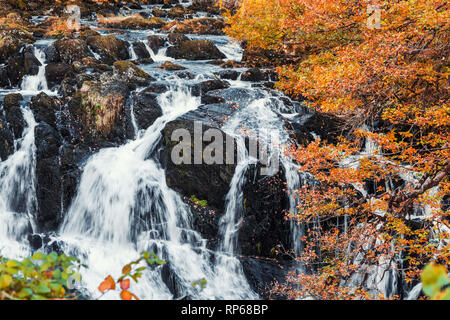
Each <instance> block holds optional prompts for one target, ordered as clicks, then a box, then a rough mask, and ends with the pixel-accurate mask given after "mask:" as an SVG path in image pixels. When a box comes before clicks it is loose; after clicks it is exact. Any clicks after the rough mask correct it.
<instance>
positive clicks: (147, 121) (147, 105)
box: [133, 91, 162, 129]
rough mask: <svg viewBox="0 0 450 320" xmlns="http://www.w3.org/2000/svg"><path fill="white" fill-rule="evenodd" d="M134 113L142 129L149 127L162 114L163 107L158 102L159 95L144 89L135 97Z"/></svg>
mask: <svg viewBox="0 0 450 320" xmlns="http://www.w3.org/2000/svg"><path fill="white" fill-rule="evenodd" d="M133 102H134V107H133V110H134V115H135V118H136V122H137V125H138V127H139V128H140V129H147V128H148V127H150V126H151V125H152V124H153V123H154V122H155V120H156V119H158V118H159V117H160V116H162V109H161V107H160V106H159V104H158V101H157V95H156V94H154V93H149V92H148V91H146V92H145V91H144V92H142V93H140V94H138V95H136V97H135V98H134V101H133Z"/></svg>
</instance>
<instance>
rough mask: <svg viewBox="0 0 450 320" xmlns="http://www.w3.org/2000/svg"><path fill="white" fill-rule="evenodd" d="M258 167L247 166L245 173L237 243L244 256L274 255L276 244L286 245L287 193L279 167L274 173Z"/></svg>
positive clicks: (287, 245) (288, 235) (288, 243)
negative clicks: (271, 174)
mask: <svg viewBox="0 0 450 320" xmlns="http://www.w3.org/2000/svg"><path fill="white" fill-rule="evenodd" d="M261 167H262V166H261V165H260V164H258V165H255V166H251V167H250V168H249V169H248V171H247V173H246V177H247V183H246V184H245V185H244V189H243V197H244V199H243V202H244V203H243V206H244V214H243V220H242V223H241V228H240V229H239V238H238V244H239V248H240V252H241V253H242V254H243V255H245V256H263V257H271V258H275V257H277V255H276V253H275V252H276V250H277V249H278V248H280V247H281V248H289V247H290V226H289V222H288V221H286V220H285V219H284V218H285V214H286V212H285V210H287V209H289V197H288V195H287V193H286V191H285V188H286V182H285V181H286V180H285V177H284V171H283V169H282V168H280V170H279V172H278V173H277V174H275V175H274V176H264V175H261V170H260V169H261Z"/></svg>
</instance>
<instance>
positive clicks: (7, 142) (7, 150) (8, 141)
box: [0, 110, 14, 161]
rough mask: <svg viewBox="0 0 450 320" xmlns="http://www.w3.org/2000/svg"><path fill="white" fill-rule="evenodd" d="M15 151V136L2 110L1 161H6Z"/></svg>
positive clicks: (0, 129) (0, 120)
mask: <svg viewBox="0 0 450 320" xmlns="http://www.w3.org/2000/svg"><path fill="white" fill-rule="evenodd" d="M13 152H14V136H13V133H12V132H11V130H10V129H9V126H8V122H6V119H5V117H4V115H3V112H2V111H1V110H0V161H5V160H6V159H7V158H8V157H9V156H10V155H11V154H13Z"/></svg>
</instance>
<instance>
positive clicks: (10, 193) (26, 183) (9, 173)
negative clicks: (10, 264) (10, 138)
mask: <svg viewBox="0 0 450 320" xmlns="http://www.w3.org/2000/svg"><path fill="white" fill-rule="evenodd" d="M22 112H23V117H24V120H25V122H26V124H27V127H26V128H25V129H24V132H23V137H22V138H20V139H18V140H16V143H15V145H16V150H15V152H14V154H12V155H11V156H10V157H9V158H8V159H6V160H5V161H3V162H0V256H5V257H9V258H24V257H25V256H27V255H28V254H29V253H30V250H29V246H28V242H27V241H26V240H25V239H26V235H27V234H29V233H30V232H31V231H32V229H33V218H32V217H33V213H34V210H35V207H36V199H35V182H34V181H35V149H36V147H35V144H34V128H35V126H36V122H35V120H34V117H33V113H32V112H31V110H29V109H27V108H23V109H22Z"/></svg>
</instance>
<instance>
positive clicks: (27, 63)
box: [6, 47, 41, 86]
mask: <svg viewBox="0 0 450 320" xmlns="http://www.w3.org/2000/svg"><path fill="white" fill-rule="evenodd" d="M40 66H41V63H40V62H39V60H38V59H36V57H35V56H34V54H33V50H32V47H27V48H25V49H23V50H22V52H20V53H19V54H17V55H15V56H11V57H9V58H8V61H7V66H6V75H7V79H8V83H10V84H11V85H12V86H18V85H19V84H20V83H21V82H22V79H23V77H24V76H26V75H36V74H37V73H38V72H39V67H40Z"/></svg>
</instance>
